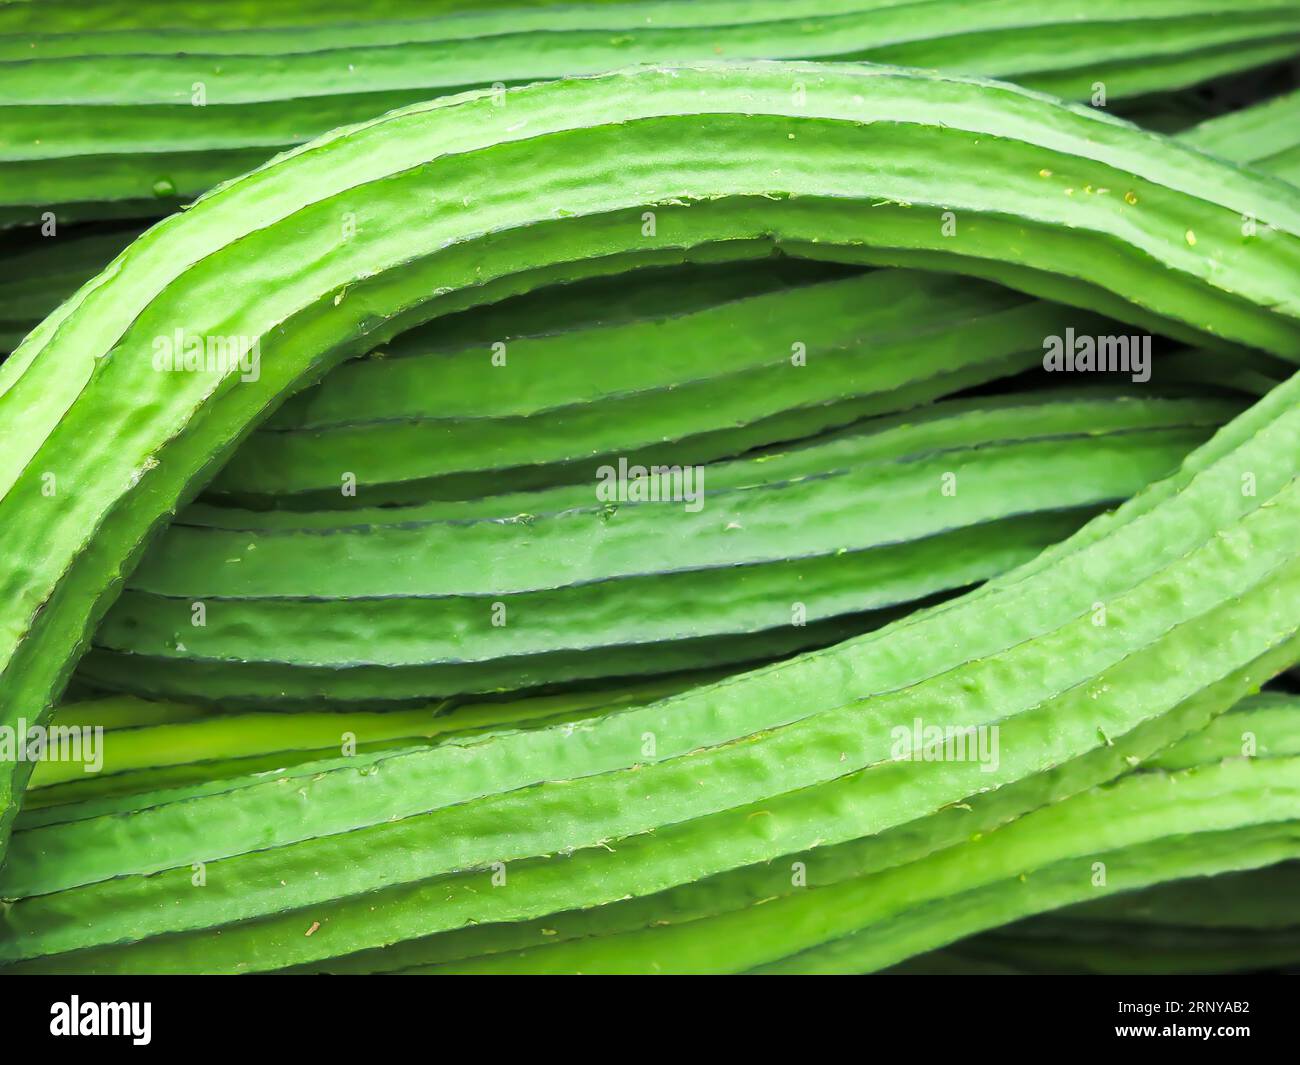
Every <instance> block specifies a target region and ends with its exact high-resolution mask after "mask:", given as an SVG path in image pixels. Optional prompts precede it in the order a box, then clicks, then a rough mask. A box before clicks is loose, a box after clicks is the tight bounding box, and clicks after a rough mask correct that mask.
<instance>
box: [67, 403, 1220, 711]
mask: <svg viewBox="0 0 1300 1065" xmlns="http://www.w3.org/2000/svg"><path fill="white" fill-rule="evenodd" d="M1234 409H1235V407H1234V405H1233V404H1230V403H1224V402H1221V401H1210V400H1158V399H1152V400H1140V399H1135V398H1128V399H1125V398H1122V397H1121V398H1118V399H1117V398H1115V397H1113V396H1110V397H1097V398H1092V399H1074V398H1072V397H1070V396H1069V395H1068V394H1065V395H1063V396H1061V397H1058V398H1053V399H1043V400H1037V401H1036V400H1035V397H1032V396H1028V397H1026V396H1015V397H1010V398H1009V399H1007V398H989V399H983V400H967V401H959V402H956V403H952V404H939V405H937V406H936V407H933V408H930V409H929V410H927V411H924V412H921V413H918V414H914V415H907V416H900V417H898V418H892V419H884V420H883V421H884V424H883V425H879V426H876V425H875V424H874V423H868V424H867V425H866V426H865V427H864V430H863V431H855V432H846V433H841V434H838V435H836V436H833V437H831V438H830V439H829V440H828V441H826V442H824V443H813V444H811V445H805V446H802V447H798V448H795V449H793V450H790V451H788V452H786V453H784V454H782V453H779V452H778V453H772V454H764V455H762V456H760V457H758V458H756V459H740V460H737V461H736V462H734V463H728V464H722V465H720V466H718V467H705V468H704V469H703V471H702V473H701V474H700V477H701V481H700V487H702V489H703V496H702V497H701V498H700V499H699V501H698V505H692V504H683V503H642V504H631V505H622V506H619V507H617V508H616V509H615V508H613V507H610V508H606V507H603V506H601V505H599V504H597V503H596V501H595V499H594V492H593V490H592V489H591V488H590V487H588V489H587V494H588V498H589V499H591V502H590V503H589V504H587V505H586V506H583V507H581V508H580V509H579V508H574V507H565V508H563V509H552V510H549V511H542V512H541V513H532V514H529V515H527V517H526V518H525V519H521V518H517V517H515V516H513V515H509V514H502V515H501V516H500V517H498V518H496V519H493V520H486V521H485V520H476V521H475V520H471V521H466V520H465V519H458V518H452V519H450V520H427V519H426V520H421V518H420V516H419V514H418V511H417V512H414V513H413V512H412V509H411V508H403V509H402V510H400V511H397V512H395V513H394V516H393V517H392V518H389V519H387V521H386V522H385V523H384V524H369V523H367V524H363V525H352V524H345V523H346V522H347V521H348V519H347V518H346V517H345V516H342V515H341V516H340V518H339V526H338V527H337V528H336V529H335V530H333V533H332V534H331V535H321V532H322V530H321V529H318V528H313V529H310V530H303V531H292V530H288V529H282V530H275V531H266V532H263V533H251V532H242V531H241V532H225V531H217V530H211V529H194V528H185V527H183V526H182V527H174V528H173V530H172V531H171V532H170V533H169V534H168V535H167V537H166V538H164V540H163V541H162V542H161V543H160V544H159V545H158V547H157V549H156V550H155V551H153V552H152V553H151V554H150V556H149V557H148V559H147V560H146V561H145V563H144V564H143V566H142V567H141V569H140V570H139V571H138V573H137V574H136V576H135V577H134V578H133V579H132V581H131V585H132V588H131V590H129V591H128V592H127V593H126V594H125V595H124V596H123V597H122V599H121V600H119V602H118V604H117V605H116V607H115V608H114V609H113V610H112V611H111V612H110V613H109V616H108V617H107V618H106V619H105V622H104V623H103V625H101V627H100V629H99V631H98V633H97V635H96V645H97V647H98V648H101V649H103V650H100V651H97V652H95V653H94V654H92V655H91V656H90V657H89V658H88V659H87V660H86V662H85V663H84V665H83V669H82V675H83V676H84V677H85V678H86V679H88V680H90V681H92V682H94V683H100V684H108V685H111V686H114V687H117V686H122V687H124V688H125V689H127V690H132V691H136V692H149V693H154V694H165V695H169V696H185V697H187V698H205V697H206V698H213V697H221V698H246V699H252V698H256V699H258V700H260V701H265V702H276V701H280V700H292V699H296V700H299V701H303V700H312V701H319V700H331V701H340V700H356V699H367V698H368V699H376V698H391V699H415V698H420V697H429V696H435V695H450V694H457V693H459V692H461V691H473V690H489V689H496V688H506V687H525V686H528V685H529V684H541V683H551V682H556V681H562V680H571V679H574V678H575V677H580V676H595V675H601V674H604V675H618V674H620V673H624V672H627V673H633V672H650V671H662V670H664V669H671V668H681V667H683V666H690V665H696V664H698V665H705V664H708V663H709V662H714V663H719V664H721V663H725V662H727V661H729V660H736V656H739V660H742V661H743V660H745V659H746V658H748V659H751V660H752V659H757V658H760V657H762V655H761V654H756V653H753V652H747V650H746V644H745V643H744V642H743V641H739V640H732V641H731V644H732V645H733V646H732V647H730V648H729V649H728V650H726V651H724V649H723V648H722V647H720V646H719V644H718V641H717V638H719V637H734V636H739V635H742V634H746V633H754V634H764V633H766V632H768V631H770V630H774V629H788V628H789V627H790V626H791V625H794V626H800V625H802V624H803V623H806V622H818V621H822V620H824V619H829V618H833V617H837V616H842V615H846V614H850V613H853V612H860V611H863V610H878V609H881V608H885V607H891V606H895V605H898V604H900V603H904V602H908V601H915V600H919V599H922V598H924V597H926V596H929V595H933V594H935V593H937V592H941V591H947V590H951V589H954V588H959V587H962V586H965V585H968V584H972V583H975V582H976V581H979V580H983V579H986V578H988V577H990V576H992V575H994V574H995V573H998V572H1001V571H1002V570H1004V569H1007V568H1010V567H1011V566H1013V565H1016V564H1018V563H1020V562H1023V561H1027V560H1028V559H1029V558H1031V557H1033V555H1034V554H1036V553H1037V552H1038V551H1039V550H1041V549H1042V548H1043V547H1046V546H1048V545H1049V544H1051V543H1054V542H1055V541H1056V540H1059V539H1060V538H1061V537H1063V536H1064V535H1066V534H1067V533H1068V532H1070V531H1073V529H1075V528H1077V527H1078V526H1079V525H1080V524H1082V522H1083V520H1084V519H1085V518H1086V517H1087V516H1088V515H1089V514H1090V513H1091V511H1090V510H1089V509H1087V508H1096V507H1097V506H1099V505H1102V504H1106V503H1113V502H1118V501H1120V500H1122V499H1124V498H1126V497H1127V496H1129V495H1131V494H1132V493H1134V492H1136V491H1137V490H1138V489H1140V488H1141V487H1142V486H1144V485H1145V484H1147V483H1149V482H1150V481H1152V480H1154V479H1156V478H1158V477H1159V476H1161V475H1162V474H1163V473H1166V472H1168V471H1169V470H1171V469H1173V468H1174V467H1175V466H1176V465H1177V463H1178V461H1179V459H1180V458H1181V457H1182V456H1183V455H1184V454H1185V453H1186V452H1187V451H1188V450H1190V449H1191V447H1193V446H1194V445H1195V444H1196V443H1198V442H1199V441H1201V440H1203V439H1205V437H1206V436H1208V432H1209V429H1210V428H1211V427H1213V426H1214V425H1216V424H1218V423H1221V422H1222V421H1224V420H1226V419H1227V417H1228V416H1230V414H1231V413H1233V411H1234ZM945 485H951V486H952V490H951V491H949V490H948V489H946V488H945ZM556 494H557V495H558V494H559V493H556ZM569 494H570V493H569V492H567V491H566V492H565V493H564V495H565V496H567V495H569ZM1071 511H1072V512H1073V513H1072V514H1071V513H1067V512H1071ZM1030 515H1038V516H1037V517H1032V518H1031V517H1030ZM794 528H799V529H800V530H801V531H800V533H799V535H798V539H797V540H796V541H792V540H791V533H790V530H791V529H794ZM539 559H540V560H545V565H544V567H543V568H541V569H540V570H539V568H538V560H539ZM196 602H201V603H204V604H205V606H204V614H203V624H202V625H201V626H196V625H194V624H193V619H194V617H195V614H194V604H195V603H196ZM796 607H797V608H798V613H797V614H795V613H793V611H794V610H795V609H796ZM363 634H364V640H359V639H358V637H359V636H361V635H363ZM791 635H793V636H797V635H798V634H797V633H795V634H791ZM705 640H708V642H704V641H705ZM687 646H697V647H698V649H699V653H700V654H701V656H702V659H701V660H700V661H698V662H696V661H691V660H686V661H683V660H682V658H681V656H682V654H683V652H684V650H685V649H686V647H687ZM110 651H111V652H114V653H113V654H109V653H108V652H110ZM728 656H730V657H728ZM377 667H383V668H377ZM579 671H582V672H579Z"/></svg>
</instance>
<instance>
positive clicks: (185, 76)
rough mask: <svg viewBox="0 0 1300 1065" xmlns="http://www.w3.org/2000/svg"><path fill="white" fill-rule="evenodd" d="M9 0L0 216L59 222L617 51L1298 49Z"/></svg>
mask: <svg viewBox="0 0 1300 1065" xmlns="http://www.w3.org/2000/svg"><path fill="white" fill-rule="evenodd" d="M26 6H27V5H10V9H9V10H8V12H7V17H6V21H7V22H8V23H9V25H10V27H11V28H10V29H9V30H8V31H7V33H8V35H7V36H0V99H3V100H4V101H5V106H4V108H3V111H0V115H2V116H3V121H0V129H3V130H4V131H5V135H4V137H3V139H0V167H3V170H4V173H5V175H6V178H7V180H6V182H5V184H4V188H5V190H6V194H5V195H3V196H0V218H5V219H8V220H9V221H12V222H19V221H21V222H26V223H31V222H35V221H37V220H38V216H39V214H40V212H42V211H45V210H50V209H54V210H55V212H56V213H57V214H58V215H59V217H60V218H61V219H62V220H68V219H70V218H92V217H123V216H125V217H130V216H137V217H148V216H150V215H157V214H159V213H162V212H163V211H165V210H170V209H172V208H174V207H175V206H177V205H178V204H179V203H180V202H181V201H183V200H185V199H187V198H189V197H192V196H194V195H196V194H198V193H201V192H203V191H204V190H206V189H207V188H209V187H210V186H212V185H214V184H216V183H217V182H219V181H221V180H224V179H226V178H229V177H231V176H233V175H236V174H239V173H241V172H243V171H245V170H248V169H250V168H252V167H254V166H256V165H258V164H259V163H261V162H262V161H263V160H264V159H265V158H267V157H268V156H269V155H271V154H273V153H274V152H275V151H276V150H279V149H281V148H284V147H287V146H290V145H294V144H298V143H301V142H303V141H305V140H308V139H309V138H311V137H313V136H315V135H317V134H319V133H321V132H323V131H325V130H327V129H331V128H333V127H336V126H341V125H344V124H346V123H350V122H357V121H363V120H367V119H370V118H372V117H373V116H374V115H377V114H381V113H383V112H384V111H386V110H389V109H391V108H395V107H401V106H405V105H408V104H411V103H413V102H416V101H419V100H424V99H427V98H430V97H434V96H441V95H446V94H450V93H454V92H458V91H460V90H463V89H468V88H476V87H484V86H493V85H501V86H504V85H505V84H520V83H526V82H532V81H537V80H540V79H546V78H555V77H559V76H565V75H575V74H594V73H599V72H603V71H606V70H609V69H614V68H619V67H622V66H625V65H628V64H632V63H647V62H649V63H665V62H674V63H689V62H699V61H706V60H714V59H717V58H726V59H730V60H737V59H842V60H871V61H874V62H880V63H897V64H905V65H914V66H919V67H925V68H933V69H942V70H944V71H946V72H949V73H963V74H978V75H990V76H997V77H1002V78H1008V79H1012V80H1017V81H1020V82H1021V83H1023V84H1026V85H1029V86H1031V87H1034V88H1040V89H1043V90H1045V91H1048V92H1052V93H1055V94H1059V95H1062V96H1066V97H1071V98H1076V99H1089V98H1092V97H1094V96H1095V95H1096V94H1097V92H1098V91H1099V89H1098V86H1102V87H1104V92H1105V97H1106V100H1107V101H1109V100H1113V99H1119V98H1121V97H1123V96H1127V95H1133V94H1137V93H1149V92H1155V91H1159V90H1167V89H1172V88H1177V87H1180V86H1184V85H1191V84H1195V83H1197V82H1200V81H1203V80H1205V79H1207V78H1211V77H1216V76H1219V75H1222V74H1225V73H1230V72H1232V71H1235V70H1241V69H1244V68H1246V67H1250V66H1255V65H1260V64H1264V63H1268V62H1272V61H1275V60H1279V59H1284V58H1287V57H1288V56H1291V55H1294V54H1295V53H1296V51H1297V50H1298V49H1300V13H1298V12H1297V11H1296V9H1295V7H1294V5H1291V4H1288V3H1285V2H1283V0H1244V2H1242V3H1239V4H1238V5H1237V7H1236V8H1235V9H1234V11H1233V15H1232V17H1231V18H1224V17H1223V15H1222V11H1221V5H1219V4H1215V3H1210V2H1208V0H1177V2H1176V3H1174V2H1170V0H1126V2H1124V3H1119V2H1116V0H1105V2H1101V0H1089V2H1087V3H1083V2H1080V0H1046V2H1042V3H1039V4H1036V5H1033V6H1032V7H1026V6H1025V5H1024V4H1020V3H1016V4H1010V3H981V4H969V3H961V2H957V0H944V2H928V3H920V2H913V3H904V2H899V0H832V2H829V3H828V2H827V0H780V2H777V0H757V2H756V0H743V2H742V0H690V2H687V0H660V2H646V3H630V4H615V3H597V4H590V3H588V4H583V5H573V6H559V5H554V4H544V5H519V4H510V5H506V6H504V7H500V8H497V7H494V8H493V9H491V10H488V11H462V12H457V11H456V10H455V7H454V6H453V7H452V8H450V9H448V8H447V6H446V5H443V6H441V9H439V8H435V9H433V10H429V9H427V8H418V7H416V8H412V7H410V6H402V5H397V6H394V7H390V8H387V9H385V8H380V9H377V10H376V9H368V11H367V14H366V21H364V22H360V23H359V22H358V20H357V16H356V15H355V14H354V13H353V12H351V11H348V12H341V11H338V10H337V9H331V8H328V7H326V8H322V9H318V10H315V11H313V12H311V13H310V14H307V15H305V16H304V15H298V14H293V15H291V16H290V17H288V18H287V19H284V16H283V15H282V16H280V18H279V19H278V18H275V17H272V18H270V19H269V20H267V21H262V20H261V19H259V20H257V22H255V23H254V24H253V25H250V24H249V22H250V20H249V19H248V16H246V15H242V16H241V15H235V16H227V17H226V18H223V17H221V16H217V17H210V16H199V15H196V14H195V13H194V12H193V11H192V10H190V9H189V7H190V5H167V7H166V9H165V10H164V11H159V12H157V13H156V15H155V19H154V20H151V21H147V22H146V21H144V20H143V18H142V17H141V16H139V15H135V14H131V13H129V12H126V11H124V10H122V8H124V7H125V6H126V5H120V6H119V5H113V4H96V5H95V8H94V10H93V11H92V12H88V13H86V14H77V13H75V12H69V11H59V12H57V13H56V14H55V15H54V16H52V17H49V16H43V17H41V18H34V17H33V16H32V15H31V13H30V12H26V11H25V10H24V9H25V8H26ZM132 6H134V5H132ZM456 6H459V7H464V6H466V5H456ZM14 8H17V10H14ZM227 18H228V19H229V26H228V29H227V21H226V19H227ZM280 19H284V21H281V20H280ZM217 27H221V28H223V29H227V32H215V30H216V28H217ZM123 30H125V31H126V32H122V31H123ZM4 32H6V31H5V30H4V27H3V24H0V33H4ZM791 88H792V90H793V87H791ZM87 105H89V106H87Z"/></svg>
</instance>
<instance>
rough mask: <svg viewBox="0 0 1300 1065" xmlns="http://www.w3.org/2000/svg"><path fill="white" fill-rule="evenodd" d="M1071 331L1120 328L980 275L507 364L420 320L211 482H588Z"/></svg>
mask: <svg viewBox="0 0 1300 1065" xmlns="http://www.w3.org/2000/svg"><path fill="white" fill-rule="evenodd" d="M435 326H436V323H435ZM1069 326H1073V327H1074V328H1075V329H1076V331H1078V332H1086V333H1089V334H1110V335H1113V334H1114V333H1115V332H1116V331H1117V330H1119V329H1122V327H1121V326H1118V325H1116V324H1115V323H1108V322H1106V321H1105V320H1102V319H1096V318H1092V317H1090V316H1086V315H1083V316H1081V315H1079V314H1078V313H1077V312H1074V311H1071V310H1070V309H1068V308H1061V307H1055V306H1053V305H1052V304H1047V303H1042V302H1038V301H1032V300H1027V299H1025V298H1023V297H1018V296H1016V295H1015V294H1013V293H1010V292H1008V291H1007V290H1006V289H1001V288H998V287H997V286H993V285H979V284H975V285H972V284H969V283H968V282H967V283H963V281H962V280H960V279H956V278H952V277H944V276H942V275H929V274H918V273H916V272H914V271H907V270H879V271H873V272H870V273H867V274H864V275H861V276H858V277H849V278H845V279H842V280H833V281H826V282H822V283H820V284H812V285H804V286H799V287H796V288H793V289H790V290H786V291H777V292H773V293H769V294H762V295H756V296H753V297H751V298H748V299H740V300H734V301H728V302H722V303H721V304H718V305H714V306H710V307H707V308H704V309H701V310H698V311H695V312H694V313H689V314H685V315H681V316H677V317H648V318H640V319H637V320H635V321H632V322H629V323H625V324H620V325H612V326H606V327H597V328H588V329H580V330H576V331H570V332H561V333H557V334H549V335H542V336H536V337H524V338H521V339H519V340H512V341H511V342H510V343H508V344H506V345H505V358H506V363H505V365H499V364H497V363H494V362H493V360H492V354H493V352H492V345H490V344H484V345H481V346H478V347H475V348H469V349H460V350H451V351H447V350H439V349H438V348H437V347H436V346H435V347H434V350H432V351H426V349H425V348H426V345H429V344H430V343H432V344H433V345H437V343H438V332H437V330H436V328H434V327H430V328H428V329H427V330H424V331H421V330H416V331H415V334H414V335H413V336H412V335H408V336H406V337H403V338H400V339H399V342H398V345H396V347H395V349H389V350H386V351H385V352H383V353H382V354H383V357H374V356H372V357H371V358H369V359H365V360H363V361H361V362H357V363H354V364H351V365H348V366H343V367H340V368H339V370H338V371H337V372H336V373H333V374H331V375H330V376H329V377H328V378H327V379H326V380H325V381H324V382H322V383H321V385H320V386H318V387H317V388H316V389H313V390H312V391H311V392H310V393H307V394H304V395H302V396H300V397H295V400H294V401H292V402H291V403H290V404H289V406H288V408H287V409H284V410H282V411H281V412H280V413H279V415H278V416H277V417H276V418H275V419H273V420H272V422H271V424H270V425H269V426H268V427H267V429H266V430H265V431H263V432H261V433H259V434H257V435H255V436H254V437H253V438H252V439H250V440H249V441H248V443H247V444H246V445H245V446H244V447H243V448H242V449H241V450H240V452H239V453H238V455H236V456H235V458H234V460H233V461H232V462H231V463H230V465H228V466H227V467H226V468H225V469H224V470H222V472H221V474H220V476H219V477H218V478H217V480H216V481H215V483H214V485H213V492H214V493H227V494H233V495H235V496H238V497H241V498H244V499H248V498H249V497H254V498H255V497H265V498H267V499H276V497H284V496H295V495H302V494H309V493H310V494H314V497H315V498H316V499H319V500H321V502H322V504H323V505H325V506H347V505H348V504H349V502H350V501H353V502H359V503H367V504H376V503H378V504H382V503H388V502H391V501H393V487H392V486H394V485H398V486H400V485H402V484H407V483H410V482H419V481H422V480H428V479H434V478H436V479H438V480H445V479H448V478H452V479H456V478H457V475H460V476H459V478H458V479H457V480H456V481H455V484H456V489H457V490H453V491H446V490H442V491H439V490H438V489H437V488H436V487H432V486H430V487H428V488H426V489H425V491H426V492H427V494H428V495H431V496H435V497H436V496H444V497H447V498H457V497H461V498H474V497H476V496H480V495H492V494H496V493H499V492H505V491H510V490H512V489H516V488H519V487H523V486H528V485H529V484H530V483H531V484H534V485H536V484H538V483H544V481H543V479H542V478H543V477H544V474H542V473H540V472H539V471H538V469H537V467H542V466H554V467H557V468H556V469H555V471H554V472H553V473H552V474H551V478H552V479H553V480H554V481H555V483H563V482H570V483H573V482H587V483H591V482H593V481H594V479H595V475H596V471H597V470H598V469H599V467H600V466H602V465H605V464H607V463H610V462H617V459H618V458H619V457H620V456H622V457H626V458H627V459H628V461H629V462H634V463H641V464H643V465H646V466H649V465H652V464H679V465H680V464H697V463H701V462H708V461H711V460H713V459H717V458H722V457H726V456H728V455H732V454H737V453H739V452H742V451H745V450H748V449H750V448H752V447H756V446H762V445H764V444H770V443H774V442H776V441H778V440H782V439H797V438H800V437H804V436H810V435H812V434H814V433H816V432H818V431H820V430H822V429H825V428H826V427H827V426H829V425H833V424H835V423H836V422H840V423H843V422H847V421H851V420H853V419H854V417H855V416H856V417H862V416H865V415H867V414H871V413H883V412H885V411H888V410H889V409H891V408H893V407H894V405H895V404H897V405H900V406H901V405H904V404H906V403H907V402H909V401H911V402H916V401H917V400H920V399H931V398H934V397H935V396H938V395H941V394H943V392H944V391H945V390H950V389H953V388H959V387H962V386H965V385H970V384H975V383H981V382H982V381H985V380H988V379H989V378H990V377H992V376H996V375H998V374H1001V373H1005V372H1006V371H1007V369H1008V368H1012V369H1026V368H1029V367H1031V366H1034V365H1037V364H1038V363H1039V361H1040V360H1041V357H1042V339H1043V337H1044V336H1051V335H1064V332H1065V329H1066V328H1067V327H1069ZM422 334H427V339H424V337H423V335H422ZM800 347H802V352H801V356H802V360H804V361H800V362H798V363H796V362H794V361H792V360H793V358H794V353H795V352H796V351H797V350H799V348H800ZM1017 356H1018V358H1017ZM513 471H519V472H517V473H513V476H512V472H513ZM349 472H350V473H352V475H353V477H354V478H355V479H356V481H357V485H356V494H355V495H352V496H344V495H343V494H342V492H341V491H340V488H341V485H342V483H343V475H344V474H345V473H349ZM493 474H495V475H496V476H495V477H493ZM521 477H522V478H526V480H525V481H524V483H523V484H522V485H521V483H520V478H521ZM467 482H468V483H467ZM399 498H400V496H399Z"/></svg>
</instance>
